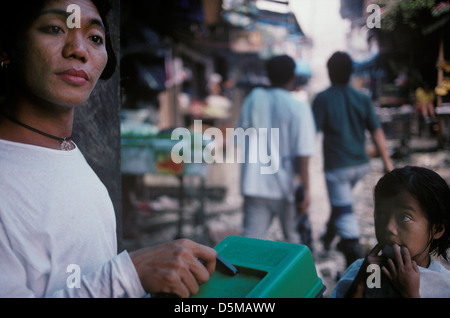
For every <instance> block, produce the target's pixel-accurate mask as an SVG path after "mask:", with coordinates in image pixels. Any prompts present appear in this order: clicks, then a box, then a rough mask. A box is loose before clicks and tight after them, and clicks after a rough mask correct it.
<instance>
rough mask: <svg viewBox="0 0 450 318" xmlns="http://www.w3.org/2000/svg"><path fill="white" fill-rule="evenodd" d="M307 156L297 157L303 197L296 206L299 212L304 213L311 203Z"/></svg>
mask: <svg viewBox="0 0 450 318" xmlns="http://www.w3.org/2000/svg"><path fill="white" fill-rule="evenodd" d="M309 159H310V157H309V156H305V157H297V158H296V164H297V171H298V173H299V175H300V179H301V182H302V185H303V188H304V190H305V198H304V200H303V202H302V204H301V205H300V206H299V207H298V213H299V214H306V213H307V212H308V208H309V205H310V204H311V195H310V185H309Z"/></svg>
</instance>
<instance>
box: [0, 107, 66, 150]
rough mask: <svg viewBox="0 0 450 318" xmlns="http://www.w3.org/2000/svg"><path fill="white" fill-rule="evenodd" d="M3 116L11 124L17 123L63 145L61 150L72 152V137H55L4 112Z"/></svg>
mask: <svg viewBox="0 0 450 318" xmlns="http://www.w3.org/2000/svg"><path fill="white" fill-rule="evenodd" d="M1 114H2V116H4V117H5V118H6V119H8V120H10V121H11V122H13V123H15V124H17V125H19V126H22V127H24V128H26V129H28V130H31V131H33V132H35V133H38V134H40V135H42V136H45V137H48V138H52V139H55V140H58V141H59V142H60V143H61V150H66V151H67V150H71V149H72V148H73V147H72V143H71V142H70V141H69V140H71V139H72V136H69V137H66V138H61V137H58V136H53V135H50V134H47V133H46V132H43V131H40V130H39V129H36V128H33V127H31V126H28V125H27V124H24V123H22V122H21V121H19V120H17V119H15V118H14V117H11V116H9V115H8V114H6V113H4V112H1Z"/></svg>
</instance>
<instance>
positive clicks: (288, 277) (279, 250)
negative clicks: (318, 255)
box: [193, 236, 325, 298]
mask: <svg viewBox="0 0 450 318" xmlns="http://www.w3.org/2000/svg"><path fill="white" fill-rule="evenodd" d="M215 250H216V251H217V253H218V254H219V255H220V256H222V257H223V258H224V259H226V260H227V261H228V262H229V263H231V264H232V265H234V266H235V267H236V268H237V269H238V270H239V273H237V274H236V275H230V274H229V273H227V272H225V271H222V270H220V269H219V268H218V267H216V271H215V272H214V273H213V275H211V277H210V279H209V281H208V282H207V283H205V284H203V285H202V286H200V290H199V293H198V294H197V295H195V296H193V298H315V297H321V296H322V294H323V291H324V290H325V286H324V285H323V283H322V280H321V279H320V278H319V277H318V276H317V272H316V268H315V265H314V261H313V258H312V255H311V251H310V250H309V248H308V247H307V246H305V245H299V244H292V243H285V242H277V241H267V240H259V239H253V238H246V237H240V236H229V237H227V238H226V239H224V240H223V241H222V242H220V243H219V244H218V245H217V246H216V247H215Z"/></svg>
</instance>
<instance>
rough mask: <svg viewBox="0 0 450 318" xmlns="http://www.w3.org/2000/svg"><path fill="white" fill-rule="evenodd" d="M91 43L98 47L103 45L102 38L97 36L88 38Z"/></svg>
mask: <svg viewBox="0 0 450 318" xmlns="http://www.w3.org/2000/svg"><path fill="white" fill-rule="evenodd" d="M90 39H91V41H92V42H94V43H95V44H98V45H103V38H102V37H101V36H98V35H93V36H91V37H90Z"/></svg>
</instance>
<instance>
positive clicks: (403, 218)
mask: <svg viewBox="0 0 450 318" xmlns="http://www.w3.org/2000/svg"><path fill="white" fill-rule="evenodd" d="M398 220H399V221H400V222H402V223H406V222H409V221H411V220H412V218H411V216H409V215H408V214H401V215H399V216H398Z"/></svg>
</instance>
